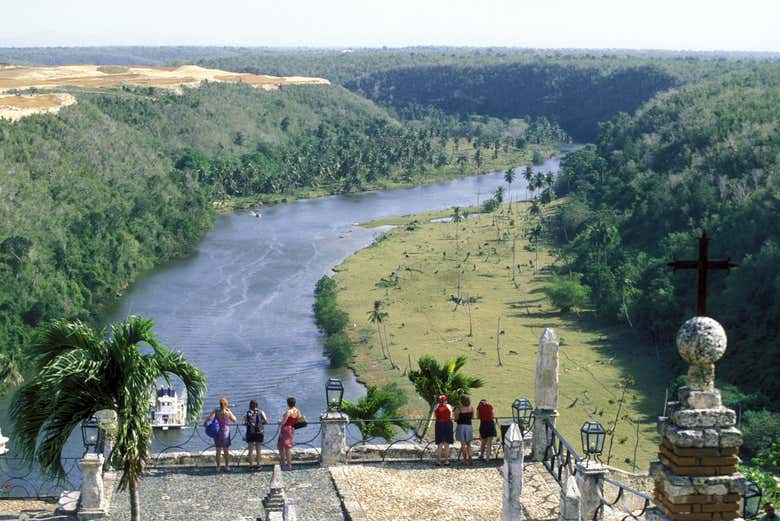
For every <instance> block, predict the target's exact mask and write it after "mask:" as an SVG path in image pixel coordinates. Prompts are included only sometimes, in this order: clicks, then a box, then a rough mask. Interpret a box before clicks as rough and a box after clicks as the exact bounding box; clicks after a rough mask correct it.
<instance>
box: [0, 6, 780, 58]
mask: <svg viewBox="0 0 780 521" xmlns="http://www.w3.org/2000/svg"><path fill="white" fill-rule="evenodd" d="M0 3H2V4H4V5H3V9H2V10H1V12H2V13H3V18H4V20H5V22H4V23H3V24H2V25H3V29H2V32H0V46H47V45H65V46H77V45H248V46H249V45H251V46H274V47H276V46H295V47H301V46H305V47H379V46H388V47H399V46H409V45H458V46H461V45H462V46H512V47H540V48H559V47H580V48H582V47H587V48H634V49H638V48H644V49H647V48H653V49H686V50H754V51H780V0H729V1H726V0H641V1H640V0H579V1H575V0H535V1H529V0H513V1H504V0H481V1H476V0H475V1H464V0H386V1H384V2H374V1H370V0H274V1H267V0H209V1H205V0H187V1H184V0H121V1H116V0H69V1H66V0H56V1H55V0H0Z"/></svg>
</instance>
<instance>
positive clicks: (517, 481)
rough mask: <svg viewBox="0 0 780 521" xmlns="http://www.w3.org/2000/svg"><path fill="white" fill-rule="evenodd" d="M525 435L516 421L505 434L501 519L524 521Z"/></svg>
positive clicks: (502, 520)
mask: <svg viewBox="0 0 780 521" xmlns="http://www.w3.org/2000/svg"><path fill="white" fill-rule="evenodd" d="M523 443H524V441H523V436H522V433H521V432H520V428H519V427H518V426H517V424H516V423H512V424H511V425H510V426H509V429H508V430H507V431H506V436H504V494H503V504H502V509H501V521H522V519H523V509H522V507H521V506H520V496H521V495H522V493H523V450H524V447H523Z"/></svg>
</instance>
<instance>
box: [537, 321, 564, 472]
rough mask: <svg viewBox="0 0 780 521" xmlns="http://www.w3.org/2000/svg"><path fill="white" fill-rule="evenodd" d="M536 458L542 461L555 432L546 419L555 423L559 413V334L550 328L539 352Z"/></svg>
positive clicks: (552, 423) (540, 341) (542, 337)
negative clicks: (548, 425) (550, 430)
mask: <svg viewBox="0 0 780 521" xmlns="http://www.w3.org/2000/svg"><path fill="white" fill-rule="evenodd" d="M534 402H535V404H536V409H534V429H533V431H534V432H533V453H532V457H531V459H533V461H542V460H543V459H544V452H545V449H546V448H547V444H548V443H549V442H550V437H551V433H548V432H547V429H546V427H545V422H547V423H549V424H550V425H552V426H553V427H554V426H555V418H556V417H557V416H558V411H557V409H558V337H557V336H556V335H555V331H553V330H552V329H551V328H549V327H548V328H547V329H545V330H544V333H542V336H541V338H540V339H539V351H538V352H537V354H536V383H535V386H534Z"/></svg>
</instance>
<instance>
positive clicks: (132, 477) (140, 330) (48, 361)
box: [10, 316, 206, 521]
mask: <svg viewBox="0 0 780 521" xmlns="http://www.w3.org/2000/svg"><path fill="white" fill-rule="evenodd" d="M153 323H154V322H153V321H152V320H148V319H143V318H141V317H138V316H130V317H128V318H127V319H126V320H124V321H123V322H120V323H118V324H114V325H112V326H111V334H110V335H106V332H105V330H103V331H100V332H96V331H94V330H93V329H92V328H90V327H89V326H87V325H85V324H84V323H82V322H81V321H74V322H69V321H66V320H55V321H53V322H51V323H50V324H48V325H46V326H44V327H43V328H42V330H40V331H39V333H38V335H37V337H36V340H35V342H34V343H33V345H32V347H31V351H30V354H31V355H32V356H31V359H32V360H33V361H34V368H33V371H31V372H32V374H34V375H35V376H34V377H33V378H32V379H31V380H29V381H28V382H27V383H25V384H24V385H22V387H20V388H19V389H18V390H17V391H16V393H15V395H14V399H13V403H12V404H11V409H10V417H11V421H12V423H13V427H14V434H15V444H16V446H17V448H18V451H19V454H20V455H21V456H22V457H23V458H24V459H25V460H26V461H27V462H28V463H30V464H31V463H32V462H33V461H37V463H38V464H39V465H40V467H41V469H42V471H43V472H44V473H47V474H49V475H50V476H53V477H57V478H62V477H64V476H65V470H64V469H63V467H62V463H61V461H60V459H61V457H62V450H63V448H64V446H65V444H66V442H67V440H68V437H69V436H70V434H71V432H72V431H73V429H75V428H77V427H78V425H79V424H80V423H81V422H82V421H83V420H86V419H88V418H90V417H92V415H93V414H95V413H96V412H97V411H99V410H103V409H111V410H114V411H116V413H117V420H118V425H117V427H118V428H117V433H116V441H115V445H114V450H113V452H112V456H111V461H110V463H111V464H112V465H113V466H114V467H119V468H121V469H122V477H121V478H120V480H119V490H129V493H130V513H131V519H132V520H133V521H140V520H141V512H140V503H139V496H138V482H139V480H140V479H141V475H142V472H143V468H144V465H145V462H146V459H147V457H148V450H149V446H150V443H151V439H152V426H151V425H150V424H149V421H148V420H147V413H148V410H149V394H150V392H152V390H153V389H154V387H155V386H156V382H157V380H158V379H159V378H164V379H166V380H169V378H170V375H175V376H177V377H178V378H180V379H181V381H182V382H183V383H184V386H185V387H186V390H187V421H188V422H192V421H194V420H195V419H196V418H198V417H199V415H200V411H201V407H202V405H203V395H204V393H205V389H206V379H205V377H204V376H203V373H202V372H201V371H200V370H199V369H198V368H196V367H194V366H192V365H190V364H189V363H187V361H186V360H185V359H184V357H183V356H182V355H181V353H179V352H173V351H169V350H168V349H166V348H165V347H164V346H162V345H161V344H159V343H158V342H157V339H156V338H155V335H154V333H152V331H151V329H152V325H153Z"/></svg>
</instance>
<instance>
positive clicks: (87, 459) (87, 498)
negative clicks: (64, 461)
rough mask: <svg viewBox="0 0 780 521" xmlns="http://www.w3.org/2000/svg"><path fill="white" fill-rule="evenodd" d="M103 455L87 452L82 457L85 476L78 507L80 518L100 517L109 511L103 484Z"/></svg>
mask: <svg viewBox="0 0 780 521" xmlns="http://www.w3.org/2000/svg"><path fill="white" fill-rule="evenodd" d="M103 461H104V459H103V455H102V454H86V455H85V456H84V457H83V458H81V469H82V472H83V477H82V480H81V498H80V503H79V509H78V513H77V514H78V518H79V520H85V519H99V518H101V517H103V516H105V515H106V513H107V512H108V509H107V505H106V495H105V488H104V486H103Z"/></svg>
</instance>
